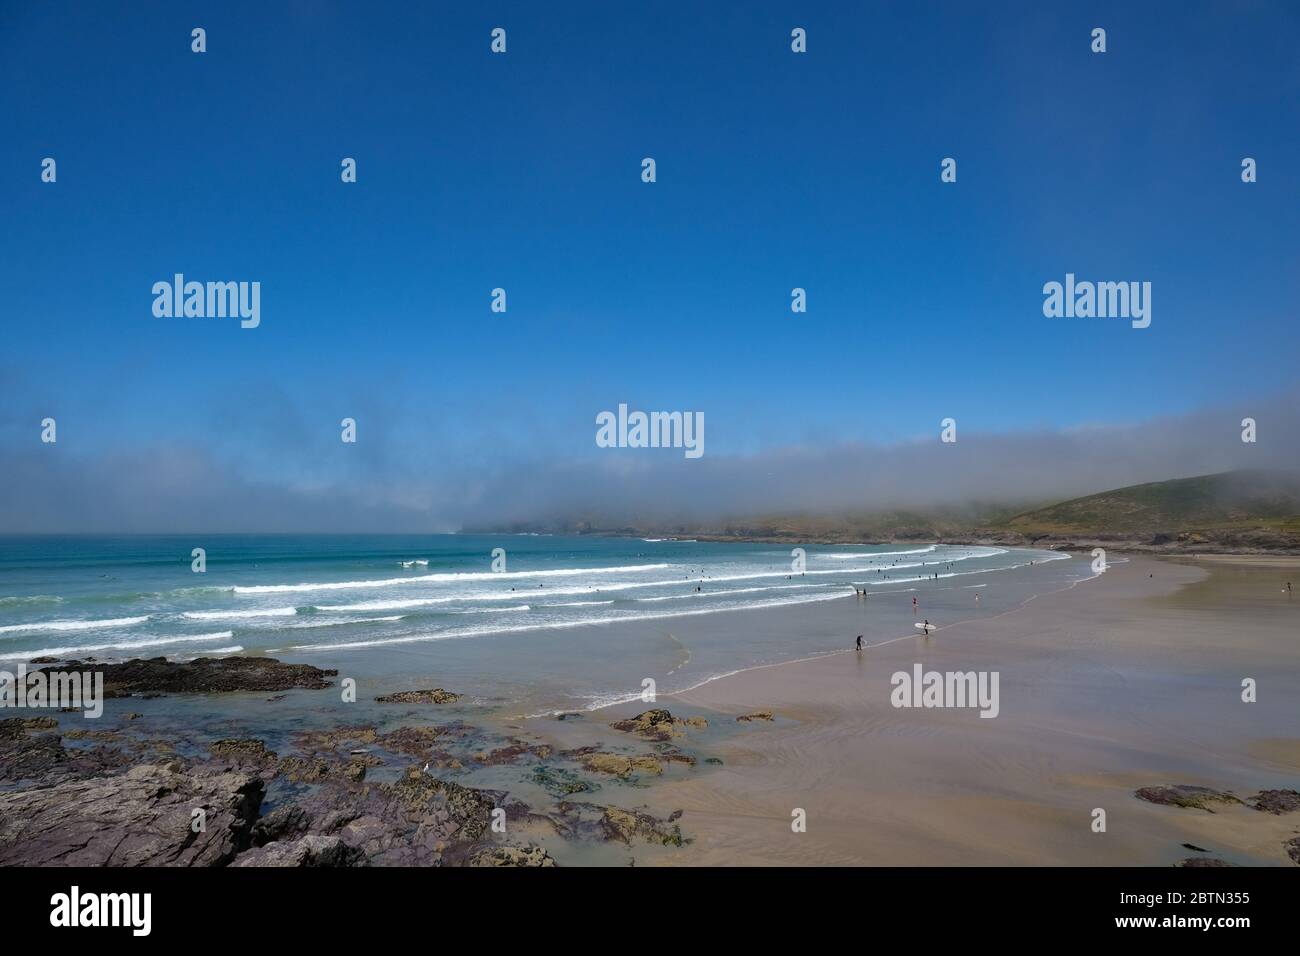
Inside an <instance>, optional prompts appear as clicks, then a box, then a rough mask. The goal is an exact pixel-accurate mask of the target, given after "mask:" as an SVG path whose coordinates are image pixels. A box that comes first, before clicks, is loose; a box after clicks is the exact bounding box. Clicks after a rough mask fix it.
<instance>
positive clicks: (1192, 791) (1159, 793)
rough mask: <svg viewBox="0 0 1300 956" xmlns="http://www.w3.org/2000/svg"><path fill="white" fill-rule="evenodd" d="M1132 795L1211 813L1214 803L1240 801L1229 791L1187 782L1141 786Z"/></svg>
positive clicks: (1158, 802)
mask: <svg viewBox="0 0 1300 956" xmlns="http://www.w3.org/2000/svg"><path fill="white" fill-rule="evenodd" d="M1134 796H1136V797H1137V798H1138V799H1139V800H1145V801H1147V802H1148V803H1157V804H1160V805H1161V806H1167V807H1187V808H1190V809H1195V810H1204V811H1205V812H1206V813H1213V812H1214V809H1213V807H1214V806H1215V805H1216V804H1232V803H1241V802H1242V801H1241V800H1240V799H1239V798H1238V797H1235V796H1233V795H1232V794H1230V793H1221V792H1219V791H1218V790H1211V789H1210V788H1209V787H1193V786H1189V785H1187V784H1177V785H1175V786H1171V787H1142V788H1141V789H1140V790H1137V791H1135V792H1134Z"/></svg>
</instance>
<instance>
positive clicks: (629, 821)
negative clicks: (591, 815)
mask: <svg viewBox="0 0 1300 956" xmlns="http://www.w3.org/2000/svg"><path fill="white" fill-rule="evenodd" d="M678 815H679V814H674V819H675V818H676V816H678ZM600 823H601V826H602V827H603V828H604V830H605V834H606V836H607V837H608V838H609V839H611V840H619V841H621V842H623V843H632V842H634V841H637V840H644V841H645V842H647V843H661V844H663V845H664V846H681V845H682V830H681V827H680V826H678V825H677V824H676V823H671V822H666V821H663V820H660V819H659V818H658V817H655V816H652V815H651V814H649V813H644V812H642V811H640V810H624V809H622V808H620V807H606V808H605V813H604V815H603V816H602V817H601V820H600Z"/></svg>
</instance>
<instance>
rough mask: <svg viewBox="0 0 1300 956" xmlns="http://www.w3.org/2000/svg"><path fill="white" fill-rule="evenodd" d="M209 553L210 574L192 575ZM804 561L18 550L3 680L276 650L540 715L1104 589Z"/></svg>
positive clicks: (167, 547) (828, 554) (227, 541)
mask: <svg viewBox="0 0 1300 956" xmlns="http://www.w3.org/2000/svg"><path fill="white" fill-rule="evenodd" d="M196 547H201V548H204V549H205V551H206V559H207V570H206V572H204V573H195V572H193V571H192V570H191V550H192V549H193V548H196ZM498 548H500V549H504V551H505V565H506V566H505V570H504V571H494V570H493V567H492V563H493V558H492V555H493V551H494V549H498ZM804 550H805V551H806V566H805V568H804V571H803V573H796V572H795V571H794V570H793V568H792V560H793V559H792V555H791V548H790V547H787V546H778V545H770V544H744V543H713V542H697V541H687V540H660V539H640V538H606V537H580V538H566V537H552V536H545V535H423V536H416V535H410V536H387V535H386V536H311V535H304V536H285V535H259V536H233V535H232V536H220V535H204V536H184V537H181V536H131V537H111V536H96V537H0V666H4V665H6V664H8V663H16V662H17V661H19V660H30V659H32V658H35V657H44V656H55V657H83V658H84V657H94V658H96V659H98V660H113V659H126V658H130V657H154V656H160V655H164V656H167V657H169V658H173V659H177V658H193V657H199V656H221V655H230V654H245V655H260V654H268V655H273V656H275V657H278V658H280V659H282V660H292V661H301V662H305V663H312V664H316V665H317V666H321V667H334V668H338V669H339V670H340V672H341V674H343V675H353V676H356V677H357V678H358V680H359V681H361V682H362V683H364V684H368V685H369V686H373V687H375V688H380V687H383V688H392V687H395V686H409V687H427V686H435V685H437V686H445V687H448V688H450V689H454V690H457V691H459V692H462V693H468V694H470V695H472V696H473V697H474V698H475V699H476V700H479V701H480V702H483V703H489V704H498V705H500V706H502V707H505V708H506V709H507V710H513V711H517V712H518V713H520V714H521V715H531V714H532V713H533V712H537V713H542V712H547V711H549V710H554V709H568V708H592V707H597V706H602V705H604V704H608V703H611V702H615V701H619V700H627V699H629V698H633V697H635V696H636V695H637V694H639V693H640V691H641V688H642V686H643V681H644V680H645V679H646V678H651V679H653V680H655V681H656V682H657V690H658V692H659V693H670V692H672V691H673V690H681V689H685V688H687V687H691V686H696V685H698V684H700V683H702V682H704V681H707V680H710V679H713V678H715V677H717V676H719V675H723V674H727V673H732V672H735V671H737V670H742V669H744V668H747V667H753V666H761V665H764V664H771V663H777V662H780V661H784V660H792V659H797V658H802V657H808V656H814V655H817V654H821V653H827V652H829V651H832V650H836V649H842V648H844V647H846V646H849V645H850V644H851V643H852V640H853V638H854V637H855V636H856V635H855V634H854V633H850V632H852V631H854V630H856V631H857V632H858V633H863V634H864V641H865V642H867V643H869V644H870V643H877V642H879V641H881V640H887V639H893V638H896V637H897V636H898V635H899V634H900V633H909V631H908V628H910V627H911V626H912V625H913V624H914V623H915V621H917V620H920V619H921V618H922V617H923V616H924V617H929V618H930V619H931V620H932V621H933V622H935V623H950V622H951V621H952V620H955V619H957V618H961V617H972V616H981V615H986V614H991V613H998V612H999V611H1001V610H1005V609H1007V608H1009V607H1011V606H1014V604H1016V603H1019V602H1020V601H1023V600H1025V599H1026V598H1027V597H1029V596H1032V594H1034V593H1041V592H1042V591H1045V590H1053V589H1057V588H1059V587H1064V586H1068V585H1069V584H1070V583H1072V582H1073V581H1077V580H1079V579H1081V578H1084V577H1087V576H1089V575H1090V573H1091V571H1090V569H1089V562H1088V561H1087V560H1084V559H1071V558H1070V557H1069V556H1068V555H1063V554H1058V553H1052V552H1043V551H1035V550H1027V549H1004V548H993V547H974V546H945V545H937V546H936V545H921V544H918V545H906V544H897V545H870V546H868V545H856V546H854V545H850V546H820V545H809V546H806V547H805V549H804ZM936 575H937V577H936ZM862 587H865V588H866V590H867V591H868V597H867V598H866V599H865V600H864V599H861V598H858V597H856V596H854V589H855V588H862ZM976 594H979V595H980V599H979V600H978V601H976V600H975V595H976ZM913 598H916V599H917V606H916V607H915V608H914V607H913V604H912V599H913ZM822 610H825V611H829V612H831V613H822Z"/></svg>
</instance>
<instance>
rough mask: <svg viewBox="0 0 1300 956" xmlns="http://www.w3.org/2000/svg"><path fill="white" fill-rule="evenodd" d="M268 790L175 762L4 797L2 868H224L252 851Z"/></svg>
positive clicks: (250, 780) (252, 780)
mask: <svg viewBox="0 0 1300 956" xmlns="http://www.w3.org/2000/svg"><path fill="white" fill-rule="evenodd" d="M262 793H263V784H262V781H261V780H259V779H257V777H255V776H251V775H248V774H244V773H214V772H203V771H202V770H199V771H192V772H188V773H187V772H185V771H183V770H182V769H181V767H180V765H179V764H178V763H172V764H167V765H162V764H142V765H140V766H138V767H133V768H131V769H130V770H128V771H126V772H125V773H120V774H116V775H113V776H109V777H99V778H93V779H89V780H76V781H70V782H65V783H59V784H57V785H55V786H52V787H42V788H38V789H32V790H24V791H19V792H17V793H6V794H0V865H28V866H222V865H224V864H226V863H228V862H230V860H232V859H233V858H234V857H235V854H237V853H238V852H239V851H241V850H243V849H245V848H246V847H247V846H248V843H249V837H250V831H251V829H252V825H253V820H254V819H256V817H257V811H258V808H259V807H260V806H261V802H262ZM196 809H203V810H204V811H205V813H206V819H205V821H204V827H203V829H202V831H201V832H198V833H196V832H194V830H193V829H192V827H191V824H192V821H193V819H194V818H193V816H192V813H193V811H194V810H196Z"/></svg>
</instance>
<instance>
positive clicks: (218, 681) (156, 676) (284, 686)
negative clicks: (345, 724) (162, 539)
mask: <svg viewBox="0 0 1300 956" xmlns="http://www.w3.org/2000/svg"><path fill="white" fill-rule="evenodd" d="M44 671H45V673H47V674H52V673H62V672H64V671H77V672H79V673H87V672H91V673H96V674H103V675H104V696H105V697H128V696H131V695H132V694H212V693H230V692H233V691H245V690H258V691H265V690H291V689H293V688H297V687H301V688H307V689H309V690H321V689H323V688H326V687H329V686H330V684H331V682H330V681H329V680H326V678H328V677H335V676H337V675H338V671H336V670H321V669H320V668H318V667H312V666H311V665H309V664H284V663H281V662H280V661H277V660H275V659H274V658H271V657H218V658H199V659H198V660H193V661H169V660H167V658H165V657H152V658H148V659H136V660H130V661H126V662H124V663H121V664H101V663H98V662H91V661H76V660H73V661H65V662H63V663H60V664H58V665H54V666H50V667H47V668H44Z"/></svg>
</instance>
